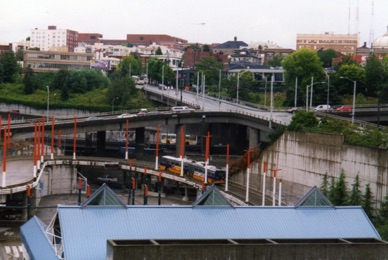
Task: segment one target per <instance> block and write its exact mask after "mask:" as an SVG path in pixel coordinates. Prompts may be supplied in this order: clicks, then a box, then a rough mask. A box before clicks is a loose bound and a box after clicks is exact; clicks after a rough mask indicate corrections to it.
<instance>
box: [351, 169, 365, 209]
mask: <svg viewBox="0 0 388 260" xmlns="http://www.w3.org/2000/svg"><path fill="white" fill-rule="evenodd" d="M362 197H363V196H362V192H361V185H360V178H359V177H358V174H357V175H356V178H355V179H354V183H353V184H352V191H351V192H350V196H349V205H354V206H361V205H362Z"/></svg>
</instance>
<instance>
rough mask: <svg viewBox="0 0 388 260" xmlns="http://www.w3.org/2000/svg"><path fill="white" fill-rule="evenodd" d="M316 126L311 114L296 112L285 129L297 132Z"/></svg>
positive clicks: (313, 116) (313, 115)
mask: <svg viewBox="0 0 388 260" xmlns="http://www.w3.org/2000/svg"><path fill="white" fill-rule="evenodd" d="M316 126H318V119H317V117H316V116H315V114H314V113H313V112H307V111H297V112H296V113H295V114H294V116H293V117H292V119H291V122H290V124H289V125H288V127H287V129H288V130H290V131H298V130H305V129H311V128H314V127H316Z"/></svg>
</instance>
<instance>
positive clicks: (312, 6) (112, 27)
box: [0, 0, 388, 49]
mask: <svg viewBox="0 0 388 260" xmlns="http://www.w3.org/2000/svg"><path fill="white" fill-rule="evenodd" d="M373 1H374V15H373V19H372V0H321V1H318V0H233V1H232V0H195V1H194V0H104V1H102V0H94V1H91V0H66V1H55V0H1V5H0V6H1V7H0V43H8V42H15V41H19V40H21V39H25V38H26V37H28V36H29V35H30V32H31V29H33V28H39V29H47V26H48V25H56V26H57V28H58V29H71V30H75V31H78V32H80V33H101V34H102V35H103V38H104V39H125V38H126V34H132V33H133V34H138V33H143V34H168V35H171V36H176V37H179V38H183V39H186V40H188V41H189V42H202V43H207V44H210V43H222V42H226V41H229V40H233V38H234V37H237V39H238V40H241V41H244V42H246V43H248V44H249V43H251V42H267V41H270V42H273V43H276V44H278V45H279V46H281V47H285V48H293V49H295V45H296V34H297V33H324V32H333V33H335V34H347V33H348V32H350V33H351V34H354V33H356V31H358V32H359V36H360V43H359V45H362V43H363V42H368V43H369V38H370V32H371V28H373V33H374V39H375V38H377V37H379V36H382V35H383V34H384V33H386V32H387V26H388V0H373ZM349 3H350V19H349ZM357 3H358V10H359V11H358V22H357V19H356V17H357V15H356V14H357V12H356V10H357ZM372 25H373V27H372ZM349 28H350V30H349ZM357 28H358V30H357ZM368 45H369V44H368Z"/></svg>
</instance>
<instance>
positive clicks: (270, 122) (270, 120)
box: [268, 74, 274, 129]
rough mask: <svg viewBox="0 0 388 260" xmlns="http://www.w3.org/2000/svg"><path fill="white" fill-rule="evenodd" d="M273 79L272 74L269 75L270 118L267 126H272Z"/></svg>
mask: <svg viewBox="0 0 388 260" xmlns="http://www.w3.org/2000/svg"><path fill="white" fill-rule="evenodd" d="M273 81H274V75H273V74H272V75H271V102H270V119H269V126H268V127H269V128H270V129H271V128H272V110H273Z"/></svg>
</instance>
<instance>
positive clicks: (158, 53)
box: [155, 47, 163, 55]
mask: <svg viewBox="0 0 388 260" xmlns="http://www.w3.org/2000/svg"><path fill="white" fill-rule="evenodd" d="M155 54H156V55H163V52H162V49H161V48H160V47H158V48H157V49H156V53H155Z"/></svg>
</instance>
